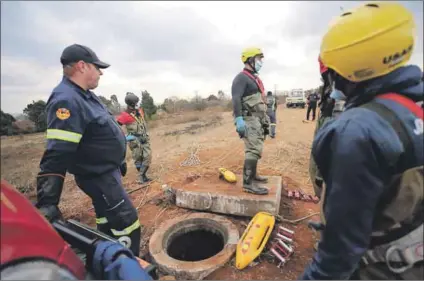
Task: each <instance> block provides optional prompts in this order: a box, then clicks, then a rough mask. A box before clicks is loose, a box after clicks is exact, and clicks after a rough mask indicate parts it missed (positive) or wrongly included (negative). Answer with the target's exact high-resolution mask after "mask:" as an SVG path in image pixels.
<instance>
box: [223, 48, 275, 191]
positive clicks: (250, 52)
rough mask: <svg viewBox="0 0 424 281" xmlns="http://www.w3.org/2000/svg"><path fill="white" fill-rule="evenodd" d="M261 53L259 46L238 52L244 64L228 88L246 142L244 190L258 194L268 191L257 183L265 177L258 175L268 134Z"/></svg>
mask: <svg viewBox="0 0 424 281" xmlns="http://www.w3.org/2000/svg"><path fill="white" fill-rule="evenodd" d="M263 57H264V55H263V53H262V51H261V49H259V48H247V49H245V50H244V51H243V52H242V55H241V60H242V62H243V63H244V65H245V67H244V69H243V71H242V72H240V73H239V74H237V76H236V77H235V78H234V80H233V84H232V88H231V95H232V102H233V108H234V117H235V124H236V131H237V133H238V134H239V136H240V138H242V139H243V140H244V145H245V160H244V167H243V190H244V191H245V192H249V193H253V194H257V195H265V194H268V189H267V188H265V187H261V186H259V185H258V184H257V182H267V181H268V179H267V178H265V177H261V176H259V175H257V165H258V161H259V159H260V158H261V156H262V150H263V146H264V140H265V136H266V135H267V134H269V118H268V116H267V114H266V107H267V106H266V99H265V91H264V87H263V84H262V81H261V80H260V79H259V77H258V76H257V74H258V72H259V70H260V69H261V66H262V58H263Z"/></svg>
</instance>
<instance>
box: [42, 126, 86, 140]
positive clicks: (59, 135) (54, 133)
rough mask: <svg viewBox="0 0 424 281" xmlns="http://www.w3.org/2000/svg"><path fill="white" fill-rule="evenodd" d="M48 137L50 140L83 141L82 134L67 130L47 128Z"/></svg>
mask: <svg viewBox="0 0 424 281" xmlns="http://www.w3.org/2000/svg"><path fill="white" fill-rule="evenodd" d="M46 138H47V139H50V140H63V141H68V142H73V143H79V142H80V141H81V138H82V135H81V134H78V133H74V132H69V131H65V130H59V129H47V136H46Z"/></svg>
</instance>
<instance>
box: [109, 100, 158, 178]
mask: <svg viewBox="0 0 424 281" xmlns="http://www.w3.org/2000/svg"><path fill="white" fill-rule="evenodd" d="M139 101H140V99H139V97H137V96H136V95H135V94H133V93H127V95H126V96H125V103H126V104H127V110H126V111H124V112H122V113H121V115H119V117H118V120H117V121H118V123H119V124H120V125H121V126H122V125H125V127H126V129H127V141H128V143H129V147H130V150H131V152H132V158H133V160H134V164H135V167H136V169H137V171H138V172H139V173H140V177H139V180H138V183H141V184H144V183H147V182H149V181H151V179H149V178H148V177H147V176H146V173H147V170H148V169H149V166H150V163H151V160H152V150H151V148H150V138H149V134H148V132H147V123H146V119H145V115H144V111H143V109H142V108H141V107H140V108H137V104H138V102H139Z"/></svg>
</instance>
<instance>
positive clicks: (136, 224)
mask: <svg viewBox="0 0 424 281" xmlns="http://www.w3.org/2000/svg"><path fill="white" fill-rule="evenodd" d="M139 227H140V221H139V220H138V219H137V220H136V221H135V222H134V223H133V224H132V225H130V226H128V227H127V228H125V229H123V230H116V229H113V228H112V229H111V231H112V234H113V235H115V236H124V235H130V234H131V232H133V231H134V230H136V229H137V228H139Z"/></svg>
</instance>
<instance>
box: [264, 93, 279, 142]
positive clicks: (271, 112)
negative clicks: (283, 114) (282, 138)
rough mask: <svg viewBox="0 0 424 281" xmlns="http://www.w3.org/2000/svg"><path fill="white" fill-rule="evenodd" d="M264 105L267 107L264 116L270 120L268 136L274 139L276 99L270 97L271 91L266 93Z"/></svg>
mask: <svg viewBox="0 0 424 281" xmlns="http://www.w3.org/2000/svg"><path fill="white" fill-rule="evenodd" d="M266 105H267V109H266V114H267V115H268V117H269V120H270V122H271V123H270V128H271V131H270V134H269V136H270V137H271V138H275V127H276V126H277V123H276V122H277V115H276V111H277V99H276V98H275V96H273V95H272V92H271V91H268V93H267V96H266Z"/></svg>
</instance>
